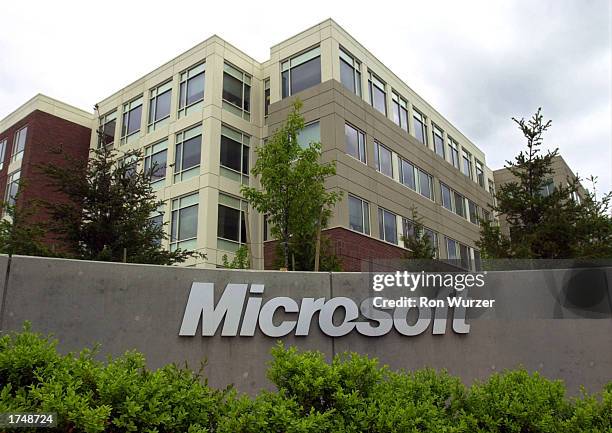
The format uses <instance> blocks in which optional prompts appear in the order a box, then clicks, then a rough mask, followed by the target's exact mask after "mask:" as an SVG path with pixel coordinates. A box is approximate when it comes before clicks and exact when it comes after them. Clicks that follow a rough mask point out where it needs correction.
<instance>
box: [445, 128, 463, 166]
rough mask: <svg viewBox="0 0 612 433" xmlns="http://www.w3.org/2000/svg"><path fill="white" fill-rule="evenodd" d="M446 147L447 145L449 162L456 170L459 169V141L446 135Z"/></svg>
mask: <svg viewBox="0 0 612 433" xmlns="http://www.w3.org/2000/svg"><path fill="white" fill-rule="evenodd" d="M448 147H449V149H450V150H449V152H448V153H449V158H450V161H449V163H450V164H451V165H452V166H453V167H455V168H456V169H457V170H459V171H461V155H460V154H459V143H458V142H457V141H455V140H454V139H453V138H452V137H450V136H448Z"/></svg>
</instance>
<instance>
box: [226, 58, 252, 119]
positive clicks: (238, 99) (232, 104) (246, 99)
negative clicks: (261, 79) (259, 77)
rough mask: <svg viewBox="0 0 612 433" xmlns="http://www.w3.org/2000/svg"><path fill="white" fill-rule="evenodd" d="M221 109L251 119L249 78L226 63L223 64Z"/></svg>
mask: <svg viewBox="0 0 612 433" xmlns="http://www.w3.org/2000/svg"><path fill="white" fill-rule="evenodd" d="M223 108H224V109H225V110H228V111H230V112H231V113H234V114H235V115H236V116H239V117H242V118H243V119H245V120H250V119H251V76H250V75H248V74H245V73H244V72H242V71H240V70H238V69H236V68H235V67H233V66H232V65H230V64H228V63H224V64H223Z"/></svg>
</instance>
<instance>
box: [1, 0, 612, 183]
mask: <svg viewBox="0 0 612 433" xmlns="http://www.w3.org/2000/svg"><path fill="white" fill-rule="evenodd" d="M289 4H290V3H289V2H287V1H265V2H254V1H249V2H244V4H242V5H241V4H240V2H238V1H236V0H234V1H232V2H230V3H227V2H224V1H210V2H205V1H197V2H192V1H181V2H172V3H171V2H167V1H166V2H161V1H156V0H155V1H147V2H131V1H125V0H123V1H115V0H105V1H104V2H97V3H96V4H95V5H92V4H91V3H89V2H84V1H79V2H76V1H75V2H66V1H37V2H34V1H29V2H26V1H23V2H16V1H11V2H4V4H3V5H2V16H3V20H2V25H0V118H2V117H4V116H5V115H7V114H8V113H10V112H11V111H12V110H14V109H15V108H17V107H18V106H19V105H21V104H22V103H24V102H25V101H26V100H27V99H29V98H31V97H32V96H33V95H34V94H36V93H38V92H41V93H45V94H47V95H49V96H52V97H54V98H57V99H60V100H63V101H65V102H67V103H70V104H73V105H76V106H78V107H81V108H84V109H88V110H90V109H91V107H92V106H93V105H94V104H95V102H96V101H99V100H101V99H103V98H104V97H106V96H108V95H110V94H111V93H113V92H115V91H116V90H118V89H120V88H122V87H124V86H125V85H127V84H129V83H130V82H132V81H134V80H136V79H137V78H139V77H140V76H142V75H144V74H145V73H147V72H149V71H151V70H153V69H155V68H156V67H158V66H160V65H161V64H163V63H164V62H166V61H168V60H170V59H171V58H173V57H175V56H176V55H178V54H180V53H181V52H183V51H185V50H187V49H189V48H191V47H192V46H194V45H195V44H197V43H198V42H201V41H202V40H204V39H206V38H207V37H209V36H210V35H212V34H213V33H216V34H218V35H219V36H221V37H222V38H224V39H226V40H227V41H229V42H231V43H232V44H234V45H235V46H237V47H238V48H240V49H242V50H243V51H245V52H246V53H248V54H250V55H251V56H252V57H254V58H256V59H258V60H260V61H263V60H266V59H267V58H268V55H269V48H270V46H272V45H274V44H276V43H278V42H280V41H282V40H283V39H286V38H287V37H290V36H292V35H294V34H296V33H298V32H299V31H301V30H304V29H305V28H307V27H310V26H312V25H314V24H316V23H318V22H320V21H322V20H324V19H325V18H328V17H332V18H334V19H335V20H336V21H337V22H338V23H339V24H340V25H342V26H343V27H344V28H345V29H346V30H347V31H348V32H349V33H350V34H352V35H353V36H354V37H355V38H356V39H357V40H359V41H360V42H361V43H362V44H363V45H364V46H365V47H366V48H368V49H369V50H370V51H372V52H373V53H374V54H375V55H376V56H377V57H378V58H379V59H380V60H381V61H382V62H383V63H385V64H386V65H387V66H388V67H389V68H390V69H392V70H393V71H394V72H395V73H396V74H397V75H398V76H399V77H400V78H402V79H403V80H404V81H405V82H406V83H407V84H408V85H409V86H411V87H412V88H413V89H414V90H415V91H416V92H417V93H419V94H420V95H421V96H422V97H424V98H425V99H426V100H427V101H429V102H430V103H431V104H432V105H433V106H434V107H436V108H437V109H438V111H440V112H441V113H442V114H443V115H444V116H446V117H447V118H448V119H449V120H450V121H451V122H452V123H453V124H454V125H455V126H456V127H457V128H459V129H460V130H461V131H462V132H463V133H464V134H465V135H467V136H468V137H469V138H470V139H471V140H472V141H473V142H474V143H476V145H477V146H479V147H481V148H482V149H483V150H484V152H485V153H486V156H487V164H488V165H489V166H490V167H492V168H494V169H495V168H499V167H501V166H503V164H504V161H505V160H507V159H509V158H513V157H514V155H515V154H516V153H517V152H518V150H519V149H520V148H521V146H523V140H522V138H521V135H520V133H519V131H518V130H517V129H516V128H515V126H514V124H513V122H512V121H511V120H510V118H511V117H512V116H516V117H523V116H524V117H528V116H530V115H531V114H533V113H534V112H535V110H536V109H537V108H538V107H539V106H541V107H542V108H543V113H544V116H545V118H550V119H552V120H553V125H552V129H551V130H550V132H549V133H548V134H547V135H546V137H545V145H547V147H550V148H554V147H559V148H560V151H561V154H562V155H563V157H564V158H565V159H566V161H567V162H568V164H569V165H570V167H572V169H574V170H575V171H578V173H579V174H580V175H581V176H582V177H586V176H588V175H591V174H594V175H596V176H598V177H599V185H598V188H597V189H598V192H599V193H601V192H603V191H608V190H612V176H611V171H612V120H611V119H612V110H611V100H612V86H611V82H612V66H611V63H612V48H611V46H612V36H611V24H610V23H611V21H612V11H611V4H612V2H610V0H584V1H578V0H576V1H565V0H563V1H556V0H547V1H545V0H541V1H505V2H500V1H469V0H466V1H452V0H451V1H427V2H424V1H418V2H417V1H403V2H382V1H378V2H363V3H358V2H356V1H329V0H326V1H318V0H309V1H307V2H302V3H294V4H299V5H300V7H299V9H298V8H295V7H292V6H288V5H289ZM90 5H92V6H90ZM585 186H587V187H590V185H589V184H585Z"/></svg>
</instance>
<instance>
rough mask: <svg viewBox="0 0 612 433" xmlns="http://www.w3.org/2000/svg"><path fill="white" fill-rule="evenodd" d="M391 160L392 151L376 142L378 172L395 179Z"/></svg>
mask: <svg viewBox="0 0 612 433" xmlns="http://www.w3.org/2000/svg"><path fill="white" fill-rule="evenodd" d="M391 158H392V157H391V151H390V150H389V149H387V148H386V147H385V146H383V145H381V144H379V143H378V142H376V141H375V142H374V159H375V162H376V170H378V171H379V172H381V173H382V174H384V175H385V176H389V177H393V163H392V161H391Z"/></svg>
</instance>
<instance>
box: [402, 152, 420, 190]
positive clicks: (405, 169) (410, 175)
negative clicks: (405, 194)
mask: <svg viewBox="0 0 612 433" xmlns="http://www.w3.org/2000/svg"><path fill="white" fill-rule="evenodd" d="M400 182H401V183H402V184H403V185H406V186H407V187H408V188H410V189H413V190H415V191H416V178H415V174H414V165H412V164H411V163H410V162H408V161H406V160H405V159H400Z"/></svg>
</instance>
